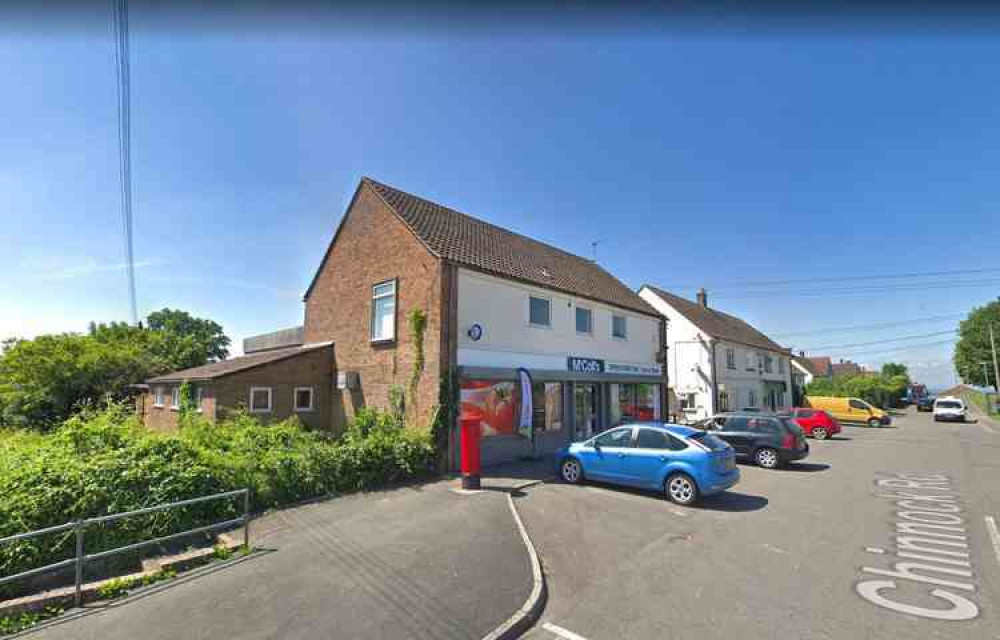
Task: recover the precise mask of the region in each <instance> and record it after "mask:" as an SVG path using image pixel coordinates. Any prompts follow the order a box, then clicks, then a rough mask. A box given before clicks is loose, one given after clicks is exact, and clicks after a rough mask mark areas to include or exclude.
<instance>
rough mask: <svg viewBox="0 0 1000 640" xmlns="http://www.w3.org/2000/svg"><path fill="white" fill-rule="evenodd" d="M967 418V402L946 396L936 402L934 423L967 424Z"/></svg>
mask: <svg viewBox="0 0 1000 640" xmlns="http://www.w3.org/2000/svg"><path fill="white" fill-rule="evenodd" d="M965 418H966V407H965V401H964V400H962V399H961V398H955V397H953V396H944V397H943V398H938V399H937V400H935V401H934V422H940V421H942V420H948V421H953V422H965Z"/></svg>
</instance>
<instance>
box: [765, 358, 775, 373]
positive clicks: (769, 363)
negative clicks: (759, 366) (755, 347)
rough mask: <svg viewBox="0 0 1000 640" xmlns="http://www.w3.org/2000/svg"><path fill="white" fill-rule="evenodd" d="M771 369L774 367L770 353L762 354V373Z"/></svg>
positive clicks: (769, 371)
mask: <svg viewBox="0 0 1000 640" xmlns="http://www.w3.org/2000/svg"><path fill="white" fill-rule="evenodd" d="M772 369H774V358H772V357H771V356H770V355H766V356H764V373H771V370H772Z"/></svg>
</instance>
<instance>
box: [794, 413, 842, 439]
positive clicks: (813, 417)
mask: <svg viewBox="0 0 1000 640" xmlns="http://www.w3.org/2000/svg"><path fill="white" fill-rule="evenodd" d="M788 415H789V416H790V417H791V418H792V420H795V423H796V424H797V425H799V426H800V427H802V430H803V431H805V432H806V435H807V436H809V437H812V438H816V439H817V440H825V439H826V438H829V437H830V436H832V435H835V434H838V433H840V423H839V422H837V419H836V418H834V417H833V416H831V415H830V414H829V413H827V412H826V411H821V410H819V409H803V408H800V407H796V408H794V409H789V410H788Z"/></svg>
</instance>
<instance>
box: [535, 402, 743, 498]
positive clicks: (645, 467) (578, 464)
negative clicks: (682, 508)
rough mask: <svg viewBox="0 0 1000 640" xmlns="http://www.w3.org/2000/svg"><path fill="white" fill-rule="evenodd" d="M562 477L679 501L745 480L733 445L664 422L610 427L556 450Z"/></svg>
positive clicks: (708, 493)
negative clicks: (656, 493)
mask: <svg viewBox="0 0 1000 640" xmlns="http://www.w3.org/2000/svg"><path fill="white" fill-rule="evenodd" d="M555 459H556V464H557V467H558V472H559V476H560V477H561V478H562V479H563V480H564V481H566V482H568V483H570V484H576V483H578V482H582V481H583V480H585V479H589V480H598V481H601V482H609V483H612V484H621V485H627V486H632V487H640V488H645V489H655V490H657V491H664V492H665V493H666V495H667V498H669V499H670V500H672V501H674V502H676V503H677V504H682V505H689V504H693V503H694V502H696V501H697V500H698V498H699V497H700V496H707V495H712V494H715V493H719V492H722V491H725V490H726V489H728V488H730V487H732V486H733V485H734V484H736V483H737V482H739V480H740V471H739V469H737V468H736V464H735V454H734V451H733V448H732V447H730V446H729V445H728V444H726V443H725V442H723V441H722V440H720V439H719V438H717V437H715V436H714V435H713V434H710V433H706V432H704V431H700V430H698V429H692V428H691V427H683V426H680V425H674V424H665V423H660V422H641V423H635V424H630V425H627V426H622V427H617V428H614V429H609V430H608V431H605V432H604V433H601V434H599V435H597V436H594V437H593V438H591V439H590V440H586V441H584V442H576V443H573V444H571V445H570V446H568V447H563V448H562V449H560V450H559V451H557V452H556V458H555Z"/></svg>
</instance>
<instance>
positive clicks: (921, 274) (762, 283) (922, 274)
mask: <svg viewBox="0 0 1000 640" xmlns="http://www.w3.org/2000/svg"><path fill="white" fill-rule="evenodd" d="M997 272H1000V267H988V268H982V269H951V270H943V271H917V272H910V273H894V274H882V275H861V276H834V277H828V278H793V279H790V280H758V281H755V282H754V281H751V282H726V283H719V284H717V285H713V286H708V285H701V284H697V285H690V284H688V285H674V286H672V287H670V288H673V289H686V288H694V287H701V286H705V287H706V288H707V289H710V290H720V289H721V290H724V289H727V288H735V287H771V286H784V285H789V284H814V283H817V282H857V281H863V280H889V279H897V280H898V279H902V278H932V277H938V276H957V275H972V274H976V273H997Z"/></svg>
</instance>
